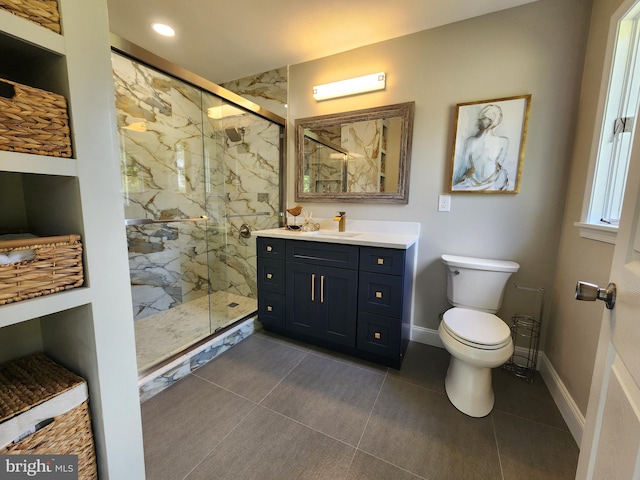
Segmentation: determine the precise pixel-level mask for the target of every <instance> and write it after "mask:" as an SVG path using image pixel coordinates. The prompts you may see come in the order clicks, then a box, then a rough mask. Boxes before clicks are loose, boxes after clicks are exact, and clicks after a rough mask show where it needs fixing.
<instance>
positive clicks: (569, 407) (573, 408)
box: [411, 325, 585, 446]
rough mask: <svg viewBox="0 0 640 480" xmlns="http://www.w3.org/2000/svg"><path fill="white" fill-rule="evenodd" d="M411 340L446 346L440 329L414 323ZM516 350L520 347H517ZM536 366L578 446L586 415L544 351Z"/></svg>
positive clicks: (441, 346)
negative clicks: (441, 338)
mask: <svg viewBox="0 0 640 480" xmlns="http://www.w3.org/2000/svg"><path fill="white" fill-rule="evenodd" d="M411 340H413V341H414V342H418V343H424V344H426V345H431V346H434V347H440V348H444V345H443V343H442V340H440V337H439V335H438V331H437V330H434V329H432V328H425V327H418V326H415V325H414V326H413V327H412V328H411ZM516 350H520V349H519V348H516ZM522 350H523V352H522V353H521V354H522V355H523V356H526V350H525V349H522ZM536 366H537V369H538V371H539V372H540V375H541V376H542V379H543V380H544V383H545V385H546V386H547V388H548V389H549V393H550V394H551V397H552V398H553V401H554V402H555V403H556V406H557V407H558V410H560V414H561V415H562V418H563V419H564V421H565V422H566V424H567V427H569V431H570V432H571V435H572V436H573V439H574V440H575V441H576V443H577V444H578V446H580V444H581V442H582V433H583V432H584V423H585V418H584V415H582V412H580V409H579V408H578V405H577V404H576V402H575V401H574V400H573V398H572V397H571V395H570V394H569V390H567V388H566V387H565V385H564V383H563V382H562V379H561V378H560V376H559V375H558V372H556V370H555V368H553V365H552V364H551V362H550V361H549V359H548V358H547V356H546V355H545V354H544V352H538V362H537V364H536Z"/></svg>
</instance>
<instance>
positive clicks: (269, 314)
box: [258, 290, 287, 328]
mask: <svg viewBox="0 0 640 480" xmlns="http://www.w3.org/2000/svg"><path fill="white" fill-rule="evenodd" d="M285 305H286V302H285V297H284V295H280V294H278V293H273V292H267V291H264V290H259V291H258V320H260V321H261V322H262V323H263V324H266V325H271V326H274V327H279V328H284V326H285V319H286V318H287V316H286V311H285Z"/></svg>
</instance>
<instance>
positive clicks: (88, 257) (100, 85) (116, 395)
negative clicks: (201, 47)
mask: <svg viewBox="0 0 640 480" xmlns="http://www.w3.org/2000/svg"><path fill="white" fill-rule="evenodd" d="M58 7H59V10H60V16H61V18H62V19H63V21H62V23H63V33H64V35H60V34H57V33H55V32H53V31H51V30H49V29H47V28H45V27H42V26H40V25H38V24H36V23H33V22H31V21H29V20H26V19H23V18H20V17H18V16H16V15H13V14H12V13H9V12H7V11H3V10H0V58H1V59H2V65H3V67H4V70H3V74H4V75H7V78H8V79H9V80H12V81H15V82H18V83H21V84H25V85H30V86H32V87H36V88H41V89H44V90H47V91H51V92H54V93H57V94H60V95H63V96H64V97H65V98H66V100H67V104H68V110H69V117H70V119H71V121H72V122H71V129H72V138H73V144H74V145H73V147H74V150H73V155H74V157H75V158H60V157H49V156H42V155H35V154H26V153H15V152H7V151H0V185H2V188H3V190H0V200H2V201H3V207H4V209H3V211H2V213H0V223H1V224H2V225H1V226H2V227H3V228H5V229H10V228H15V229H17V228H28V229H30V230H33V231H35V232H37V231H46V232H51V233H52V234H53V233H54V232H59V231H60V230H62V231H64V232H73V233H78V234H80V235H81V237H82V242H83V260H84V261H83V264H84V269H85V272H84V273H85V279H86V281H87V285H89V284H90V285H91V286H90V287H89V286H86V287H78V288H74V289H71V290H68V291H64V292H58V293H54V294H50V295H43V296H41V297H36V298H33V299H30V300H23V301H20V302H16V303H10V304H7V305H0V329H2V328H5V327H6V328H7V330H5V331H7V332H9V333H11V334H10V335H8V336H4V342H6V343H7V344H8V342H10V341H12V340H11V339H16V338H21V339H22V341H21V342H15V345H14V344H12V345H10V346H11V347H14V346H15V347H16V348H9V349H8V351H9V352H10V355H21V354H28V353H31V351H33V350H32V349H33V348H41V349H42V350H43V351H44V352H45V353H46V354H48V355H50V356H51V357H52V358H53V359H54V360H57V361H58V362H60V363H61V364H63V365H64V366H65V367H67V368H69V370H71V371H73V372H75V373H77V374H79V375H80V376H82V377H83V378H84V379H85V380H86V381H87V385H88V387H89V395H90V402H89V405H90V408H91V416H92V427H93V436H94V439H95V446H96V458H97V461H98V472H99V476H100V478H105V479H106V478H112V479H120V478H127V479H131V480H143V479H144V478H145V474H144V450H143V446H142V422H141V417H140V403H139V393H138V386H137V377H138V374H137V368H136V358H135V336H134V330H133V314H132V311H131V290H130V285H129V270H128V262H127V246H126V237H125V235H124V227H123V221H124V214H123V210H122V195H121V192H120V171H119V168H118V167H119V166H118V139H117V135H116V130H115V126H116V115H115V98H114V95H113V72H112V70H111V61H110V47H109V21H108V12H107V2H106V0H58ZM9 77H10V78H9ZM3 78H4V77H3ZM89 280H90V283H89ZM32 321H33V323H31V322H32ZM31 325H33V326H34V328H31V329H30V328H21V327H22V326H25V327H28V326H31ZM35 327H37V328H35ZM12 329H15V330H13V331H11V332H10V330H12ZM16 332H18V333H19V334H18V335H16ZM25 332H26V333H25ZM20 335H23V336H22V337H21V336H20ZM24 335H29V336H28V337H27V336H24ZM2 342H3V335H2V332H0V357H3V356H4V359H5V360H8V359H10V358H8V357H7V356H8V355H9V354H8V353H7V352H6V351H4V350H5V349H3V348H2V347H3V346H4V344H3V343H2ZM22 343H23V344H24V345H21V344H22Z"/></svg>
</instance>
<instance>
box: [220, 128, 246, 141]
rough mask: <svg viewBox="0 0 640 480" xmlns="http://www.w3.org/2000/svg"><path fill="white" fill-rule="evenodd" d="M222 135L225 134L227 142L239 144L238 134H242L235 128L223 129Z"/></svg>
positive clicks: (239, 136) (239, 137) (240, 137)
mask: <svg viewBox="0 0 640 480" xmlns="http://www.w3.org/2000/svg"><path fill="white" fill-rule="evenodd" d="M224 133H226V134H227V137H229V140H231V141H232V142H239V141H240V140H242V136H241V135H240V134H241V133H243V132H242V130H240V131H238V129H237V128H236V127H229V128H225V129H224Z"/></svg>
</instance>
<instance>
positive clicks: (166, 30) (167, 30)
mask: <svg viewBox="0 0 640 480" xmlns="http://www.w3.org/2000/svg"><path fill="white" fill-rule="evenodd" d="M152 28H153V29H154V30H155V31H156V32H157V33H159V34H160V35H163V36H165V37H173V36H174V35H175V34H176V31H175V30H174V29H173V28H171V27H170V26H169V25H165V24H164V23H154V24H153V25H152Z"/></svg>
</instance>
